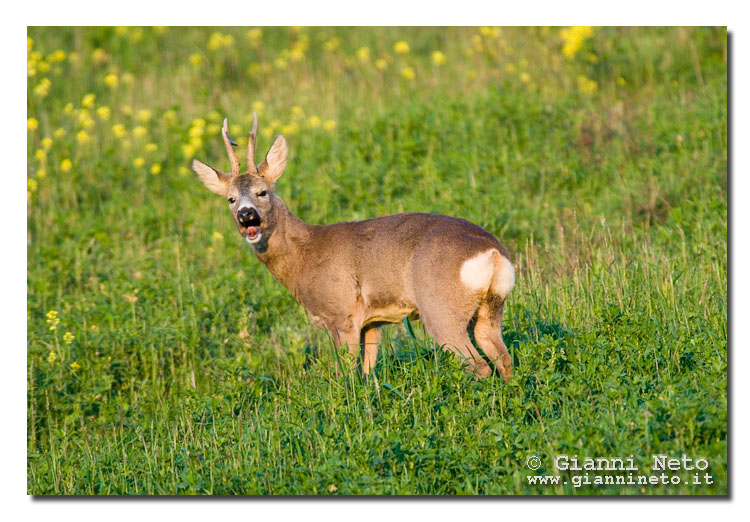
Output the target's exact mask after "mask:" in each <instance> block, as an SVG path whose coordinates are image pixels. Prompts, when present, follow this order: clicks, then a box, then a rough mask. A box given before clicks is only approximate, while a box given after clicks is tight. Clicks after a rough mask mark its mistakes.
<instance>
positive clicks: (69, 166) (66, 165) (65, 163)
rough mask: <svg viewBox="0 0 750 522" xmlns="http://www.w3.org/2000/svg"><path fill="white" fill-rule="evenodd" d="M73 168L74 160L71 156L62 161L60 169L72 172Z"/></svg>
mask: <svg viewBox="0 0 750 522" xmlns="http://www.w3.org/2000/svg"><path fill="white" fill-rule="evenodd" d="M72 168H73V162H72V161H70V159H69V158H65V159H63V160H62V161H61V162H60V170H61V171H63V172H70V169H72Z"/></svg>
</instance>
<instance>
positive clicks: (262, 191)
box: [258, 190, 268, 198]
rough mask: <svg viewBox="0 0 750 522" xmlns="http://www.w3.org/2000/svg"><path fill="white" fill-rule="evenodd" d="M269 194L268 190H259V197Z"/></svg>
mask: <svg viewBox="0 0 750 522" xmlns="http://www.w3.org/2000/svg"><path fill="white" fill-rule="evenodd" d="M267 195H268V192H266V191H265V190H261V191H260V192H258V197H259V198H264V197H266V196H267Z"/></svg>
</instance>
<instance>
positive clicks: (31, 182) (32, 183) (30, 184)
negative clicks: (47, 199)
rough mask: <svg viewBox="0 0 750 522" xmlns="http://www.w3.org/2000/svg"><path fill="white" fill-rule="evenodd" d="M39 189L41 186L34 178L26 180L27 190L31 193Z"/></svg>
mask: <svg viewBox="0 0 750 522" xmlns="http://www.w3.org/2000/svg"><path fill="white" fill-rule="evenodd" d="M37 188H39V185H38V184H37V182H36V180H35V179H34V178H29V179H27V180H26V190H27V191H29V192H36V189H37Z"/></svg>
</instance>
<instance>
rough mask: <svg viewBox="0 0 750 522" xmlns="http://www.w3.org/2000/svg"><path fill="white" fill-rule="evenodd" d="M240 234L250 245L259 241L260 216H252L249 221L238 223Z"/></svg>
mask: <svg viewBox="0 0 750 522" xmlns="http://www.w3.org/2000/svg"><path fill="white" fill-rule="evenodd" d="M240 227H241V231H242V233H243V234H244V235H245V239H247V240H248V241H249V242H250V243H255V242H256V241H258V240H259V239H260V216H257V215H255V216H253V217H252V218H250V219H245V220H242V221H240Z"/></svg>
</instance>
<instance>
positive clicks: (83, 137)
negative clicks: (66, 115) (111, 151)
mask: <svg viewBox="0 0 750 522" xmlns="http://www.w3.org/2000/svg"><path fill="white" fill-rule="evenodd" d="M89 139H90V138H89V135H88V133H87V132H86V131H85V130H81V131H78V134H76V140H78V143H80V144H81V145H85V144H86V143H88V142H89Z"/></svg>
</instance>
